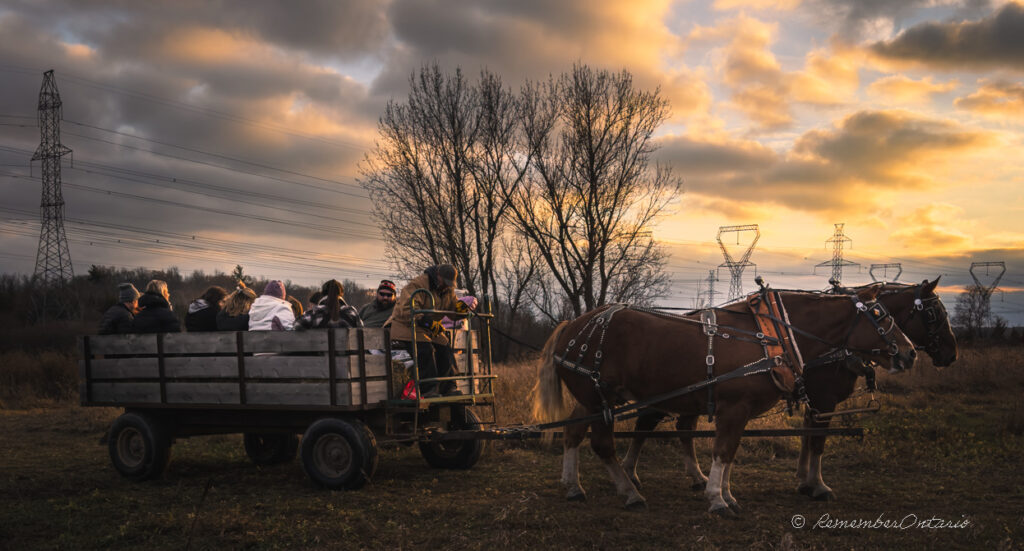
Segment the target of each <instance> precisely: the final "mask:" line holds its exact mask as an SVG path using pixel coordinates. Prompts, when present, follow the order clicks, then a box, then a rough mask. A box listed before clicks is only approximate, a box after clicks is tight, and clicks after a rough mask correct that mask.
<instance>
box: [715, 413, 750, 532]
mask: <svg viewBox="0 0 1024 551" xmlns="http://www.w3.org/2000/svg"><path fill="white" fill-rule="evenodd" d="M722 410H723V408H719V413H718V420H717V421H716V422H715V443H714V448H713V451H712V456H711V457H712V462H711V472H710V476H709V477H708V487H707V489H706V490H705V491H704V495H705V496H707V498H708V501H709V502H710V506H709V508H708V512H710V513H715V514H717V515H721V516H723V517H726V518H738V517H739V510H740V506H739V504H737V503H736V498H734V497H733V496H732V491H731V489H730V485H729V476H730V475H731V473H732V462H733V459H735V457H736V450H737V449H738V448H739V445H740V437H741V436H742V435H743V428H744V427H745V426H746V424H747V420H748V419H749V417H750V416H749V415H748V412H746V411H744V410H745V408H738V407H735V408H732V409H730V410H725V411H722Z"/></svg>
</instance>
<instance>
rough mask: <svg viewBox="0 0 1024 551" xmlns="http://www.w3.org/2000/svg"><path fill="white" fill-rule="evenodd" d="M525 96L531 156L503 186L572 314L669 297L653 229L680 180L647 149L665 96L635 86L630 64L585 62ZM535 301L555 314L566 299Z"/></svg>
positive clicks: (518, 224)
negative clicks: (615, 66) (602, 66)
mask: <svg viewBox="0 0 1024 551" xmlns="http://www.w3.org/2000/svg"><path fill="white" fill-rule="evenodd" d="M521 99H522V110H521V115H520V121H521V124H522V131H523V133H524V135H525V139H526V146H527V148H528V150H527V151H528V155H525V156H524V157H525V160H524V161H523V163H524V165H525V168H526V171H525V179H524V180H523V181H522V185H519V186H516V187H514V188H510V189H508V190H507V195H508V197H509V200H510V212H511V214H512V220H513V223H514V225H515V228H516V231H517V232H518V233H519V234H520V235H521V236H522V237H523V238H525V239H528V240H529V241H531V242H532V243H533V244H534V245H535V246H536V249H537V250H538V251H539V252H540V254H541V257H542V258H543V260H544V263H545V265H546V268H547V273H548V276H549V277H550V279H551V280H552V281H553V282H554V283H555V285H557V288H558V289H560V291H561V294H563V295H564V298H565V299H566V300H567V301H568V304H569V306H570V307H571V309H572V313H573V314H574V315H576V316H578V315H580V314H582V313H583V312H584V311H587V310H590V309H592V308H594V307H596V306H599V305H601V304H605V303H607V302H609V301H621V300H632V301H649V300H651V299H653V298H656V297H658V296H662V295H664V294H665V293H666V290H667V283H668V280H667V277H666V276H665V275H664V270H663V268H664V264H665V258H666V255H665V253H664V251H663V250H662V249H661V248H660V247H659V246H658V245H657V244H656V243H655V241H654V240H653V238H652V237H651V232H650V228H651V226H652V224H653V223H655V221H656V219H657V218H658V217H659V216H660V215H661V214H662V213H663V212H664V211H665V209H666V208H667V207H668V204H669V202H670V201H671V200H672V198H673V197H674V196H675V194H676V193H677V192H678V189H679V186H680V182H679V181H678V180H677V179H675V178H674V177H673V175H672V173H671V170H670V169H668V168H667V167H652V166H651V165H650V161H651V159H650V156H651V153H652V152H653V150H654V146H653V144H652V142H651V137H652V136H653V134H654V131H655V130H656V129H657V128H658V126H659V125H661V123H662V122H664V121H665V120H666V119H667V117H668V114H669V108H668V102H667V101H666V100H665V99H663V98H662V97H661V96H660V94H659V91H658V90H655V91H653V92H645V91H640V90H636V89H635V88H634V87H633V79H632V76H631V75H630V74H629V73H628V72H626V71H623V72H621V73H611V72H608V71H595V70H592V69H591V68H590V67H587V66H585V65H577V66H575V67H573V70H572V72H571V73H569V74H563V75H562V76H561V77H560V78H559V79H558V80H554V79H551V80H549V81H548V82H546V83H543V84H528V85H527V86H526V87H524V89H523V92H522V95H521ZM538 302H541V303H544V304H546V305H547V306H546V307H544V306H539V307H540V308H541V309H542V310H543V311H545V312H547V315H549V316H551V315H552V314H554V311H553V310H551V309H552V308H557V305H558V303H559V302H560V301H557V300H550V299H547V298H545V299H540V300H539V301H538Z"/></svg>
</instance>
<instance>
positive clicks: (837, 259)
mask: <svg viewBox="0 0 1024 551" xmlns="http://www.w3.org/2000/svg"><path fill="white" fill-rule="evenodd" d="M845 225H846V224H836V225H835V226H836V230H835V233H833V234H832V238H831V239H826V240H825V243H831V244H832V260H826V261H825V262H821V263H819V264H817V265H815V266H814V271H815V273H817V271H818V268H821V267H822V266H831V267H832V277H831V278H830V280H829V281H832V280H834V281H835V282H836V284H837V285H838V284H839V283H841V282H842V281H843V267H845V266H860V264H859V263H857V262H851V261H849V260H843V245H845V244H847V243H849V244H850V248H851V249H852V248H853V240H852V239H850V238H849V237H846V235H845V234H843V226H845Z"/></svg>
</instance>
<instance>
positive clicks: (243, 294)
mask: <svg viewBox="0 0 1024 551" xmlns="http://www.w3.org/2000/svg"><path fill="white" fill-rule="evenodd" d="M254 300H256V293H255V292H253V290H252V289H250V288H248V287H246V286H245V284H244V283H242V282H241V281H239V282H238V288H236V289H235V292H234V293H231V294H230V295H228V298H227V299H225V301H224V313H225V314H227V315H229V316H241V315H242V314H248V313H249V308H250V307H251V306H252V303H253V301H254Z"/></svg>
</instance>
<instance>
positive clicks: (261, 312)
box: [249, 280, 295, 331]
mask: <svg viewBox="0 0 1024 551" xmlns="http://www.w3.org/2000/svg"><path fill="white" fill-rule="evenodd" d="M285 296H286V295H285V291H284V283H283V282H281V281H279V280H274V281H271V282H270V283H267V286H266V287H264V289H263V294H262V295H260V296H259V297H258V298H257V299H256V300H255V301H254V302H253V303H252V308H250V309H249V331H291V330H292V328H293V327H294V326H295V313H294V312H292V305H291V303H290V302H288V301H287V300H285Z"/></svg>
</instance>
